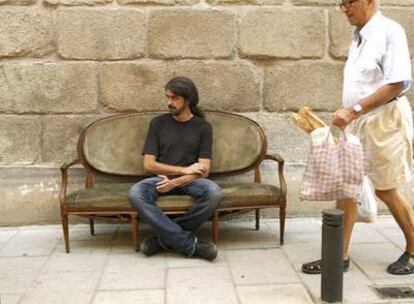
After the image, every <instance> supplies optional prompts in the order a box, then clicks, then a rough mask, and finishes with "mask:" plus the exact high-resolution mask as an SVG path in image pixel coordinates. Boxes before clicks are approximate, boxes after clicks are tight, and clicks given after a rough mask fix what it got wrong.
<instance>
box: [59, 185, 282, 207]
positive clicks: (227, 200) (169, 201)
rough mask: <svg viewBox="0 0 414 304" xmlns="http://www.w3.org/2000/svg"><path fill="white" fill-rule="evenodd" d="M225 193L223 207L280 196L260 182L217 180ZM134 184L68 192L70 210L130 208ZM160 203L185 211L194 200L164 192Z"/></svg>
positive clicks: (269, 202) (272, 200) (266, 202)
mask: <svg viewBox="0 0 414 304" xmlns="http://www.w3.org/2000/svg"><path fill="white" fill-rule="evenodd" d="M218 184H219V185H220V186H221V187H222V189H223V193H224V198H223V201H222V202H221V204H220V208H231V207H236V206H237V207H249V206H254V205H257V206H258V205H263V206H266V205H274V204H275V203H276V202H277V201H278V199H279V197H280V189H279V188H277V187H275V186H272V185H266V184H259V183H230V182H219V183H218ZM131 186H132V184H125V183H124V184H107V185H97V186H96V187H94V188H89V189H86V190H79V191H75V192H72V193H71V194H69V195H68V196H67V204H68V208H69V210H71V209H72V210H74V209H76V210H82V209H86V210H89V211H90V210H93V209H96V210H104V209H105V208H108V209H110V210H116V209H119V210H121V209H128V208H131V209H132V207H131V205H130V204H129V202H128V197H127V193H128V189H129V188H130V187H131ZM157 202H158V204H159V206H160V207H161V208H162V209H163V210H165V211H182V210H186V209H188V208H189V207H190V206H191V204H192V203H193V199H192V198H191V197H190V196H178V195H174V196H172V195H171V196H163V197H160V198H159V199H158V201H157Z"/></svg>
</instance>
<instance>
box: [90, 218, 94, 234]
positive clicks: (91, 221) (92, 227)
mask: <svg viewBox="0 0 414 304" xmlns="http://www.w3.org/2000/svg"><path fill="white" fill-rule="evenodd" d="M89 229H90V231H91V235H95V227H94V224H93V216H90V217H89Z"/></svg>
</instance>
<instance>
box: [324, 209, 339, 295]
mask: <svg viewBox="0 0 414 304" xmlns="http://www.w3.org/2000/svg"><path fill="white" fill-rule="evenodd" d="M322 214H323V218H322V262H321V270H322V275H321V299H322V301H325V302H328V303H333V302H342V292H343V290H342V287H343V257H342V250H343V239H344V212H343V211H342V210H339V209H331V210H324V211H323V212H322Z"/></svg>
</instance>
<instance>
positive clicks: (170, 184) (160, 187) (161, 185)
mask: <svg viewBox="0 0 414 304" xmlns="http://www.w3.org/2000/svg"><path fill="white" fill-rule="evenodd" d="M158 177H160V178H161V181H159V182H158V183H157V191H158V192H162V193H165V192H168V191H171V190H172V189H174V188H175V187H176V186H177V185H176V184H175V183H174V180H171V179H169V178H168V176H166V175H158Z"/></svg>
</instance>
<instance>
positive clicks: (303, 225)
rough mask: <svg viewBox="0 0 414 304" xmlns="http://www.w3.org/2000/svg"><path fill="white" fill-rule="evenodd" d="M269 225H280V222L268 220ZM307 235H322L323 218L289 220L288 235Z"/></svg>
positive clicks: (287, 224) (286, 231)
mask: <svg viewBox="0 0 414 304" xmlns="http://www.w3.org/2000/svg"><path fill="white" fill-rule="evenodd" d="M266 223H267V224H268V225H271V226H274V225H278V223H279V221H278V220H268V219H267V220H266ZM304 231H306V233H319V234H320V233H321V231H322V216H321V218H320V219H317V218H287V219H286V223H285V233H286V234H296V233H300V234H302V233H303V232H304Z"/></svg>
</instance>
